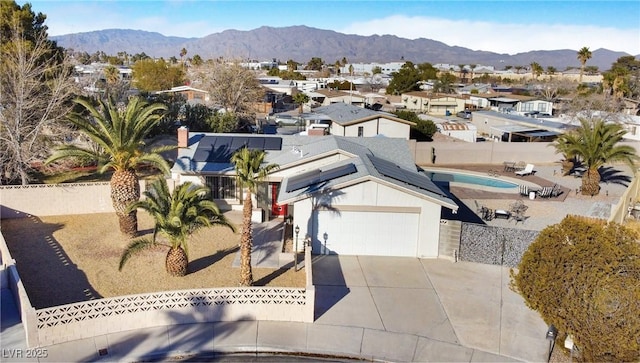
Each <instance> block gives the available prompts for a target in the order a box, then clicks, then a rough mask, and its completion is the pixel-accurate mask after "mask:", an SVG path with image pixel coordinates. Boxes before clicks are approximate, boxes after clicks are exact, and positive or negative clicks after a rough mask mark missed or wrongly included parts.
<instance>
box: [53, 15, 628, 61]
mask: <svg viewBox="0 0 640 363" xmlns="http://www.w3.org/2000/svg"><path fill="white" fill-rule="evenodd" d="M51 39H52V40H55V41H57V42H58V45H60V46H62V47H65V48H67V49H69V48H71V49H74V50H75V51H84V52H87V53H89V54H93V53H95V52H97V51H103V52H105V53H106V54H109V55H116V54H117V53H118V52H127V53H128V54H139V53H145V54H147V55H149V56H152V57H164V58H169V57H172V56H174V57H176V58H180V55H179V54H180V50H181V49H183V48H184V49H186V50H187V57H192V56H194V55H196V54H198V55H200V57H202V58H203V59H215V58H218V57H223V58H227V59H230V58H232V59H250V60H257V61H265V60H269V61H270V60H273V59H275V60H279V61H281V62H286V61H287V60H290V59H292V60H294V61H296V62H299V63H307V62H308V61H309V60H310V59H311V58H313V57H319V58H321V59H322V60H323V61H324V62H325V63H327V64H333V63H335V62H336V61H337V60H341V59H342V58H346V59H347V60H348V61H349V62H351V63H372V62H377V63H386V62H401V61H412V62H413V63H416V64H419V63H431V64H437V63H446V64H452V65H459V64H482V65H491V66H494V67H496V69H504V67H505V66H507V65H511V66H514V67H515V66H528V65H529V64H531V63H532V62H537V63H538V64H540V65H541V66H542V67H544V68H546V67H548V66H552V67H555V68H556V69H558V70H565V69H566V68H567V67H579V66H580V62H579V61H578V59H577V50H572V49H559V50H532V51H529V52H525V53H517V54H513V55H510V54H500V53H494V52H488V51H482V50H472V49H469V48H463V47H458V46H449V45H447V44H445V43H442V42H439V41H436V40H431V39H426V38H419V39H415V40H410V39H405V38H400V37H397V36H393V35H370V36H361V35H352V34H343V33H338V32H335V31H332V30H323V29H317V28H311V27H307V26H302V25H300V26H290V27H281V28H275V27H267V26H263V27H260V28H257V29H253V30H249V31H239V30H225V31H222V32H219V33H214V34H210V35H207V36H205V37H202V38H182V37H173V36H164V35H162V34H160V33H154V32H147V31H142V30H129V29H106V30H98V31H92V32H85V33H75V34H67V35H59V36H52V37H51ZM496 41H498V40H496ZM523 41H526V39H523ZM628 55H630V54H627V53H625V52H615V51H611V50H608V49H596V50H592V58H591V59H589V60H588V61H587V65H588V66H597V67H598V69H599V70H600V71H605V70H608V69H610V68H611V64H612V63H614V62H615V61H616V60H617V59H618V58H620V57H622V56H628Z"/></svg>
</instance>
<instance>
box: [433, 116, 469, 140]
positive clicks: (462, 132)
mask: <svg viewBox="0 0 640 363" xmlns="http://www.w3.org/2000/svg"><path fill="white" fill-rule="evenodd" d="M436 128H438V131H439V132H440V133H441V134H443V135H447V136H451V137H453V138H456V139H459V140H462V141H466V142H476V140H477V138H478V128H477V127H476V126H475V125H474V124H472V123H470V122H457V121H446V122H436Z"/></svg>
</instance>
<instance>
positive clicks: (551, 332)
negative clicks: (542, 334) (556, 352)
mask: <svg viewBox="0 0 640 363" xmlns="http://www.w3.org/2000/svg"><path fill="white" fill-rule="evenodd" d="M557 336H558V329H556V327H555V326H554V325H553V324H551V325H549V329H547V340H548V341H549V356H548V357H547V362H549V361H551V354H552V353H553V348H554V347H555V345H556V337H557Z"/></svg>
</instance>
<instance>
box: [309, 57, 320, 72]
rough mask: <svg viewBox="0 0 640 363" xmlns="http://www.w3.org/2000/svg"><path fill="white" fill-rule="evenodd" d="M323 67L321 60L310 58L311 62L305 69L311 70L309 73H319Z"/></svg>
mask: <svg viewBox="0 0 640 363" xmlns="http://www.w3.org/2000/svg"><path fill="white" fill-rule="evenodd" d="M323 66H324V61H323V60H322V58H318V57H313V58H311V60H309V62H308V63H307V66H306V67H305V69H307V70H311V71H319V70H322V67H323Z"/></svg>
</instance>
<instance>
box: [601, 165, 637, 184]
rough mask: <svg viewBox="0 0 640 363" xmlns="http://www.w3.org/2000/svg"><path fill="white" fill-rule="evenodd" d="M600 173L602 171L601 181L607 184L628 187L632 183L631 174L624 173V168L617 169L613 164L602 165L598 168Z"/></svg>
mask: <svg viewBox="0 0 640 363" xmlns="http://www.w3.org/2000/svg"><path fill="white" fill-rule="evenodd" d="M598 173H600V181H601V182H605V183H606V184H609V183H611V184H620V185H623V186H625V187H626V186H629V183H631V177H630V176H628V175H625V174H622V173H623V171H622V170H619V169H616V168H614V167H612V166H601V167H600V168H598Z"/></svg>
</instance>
